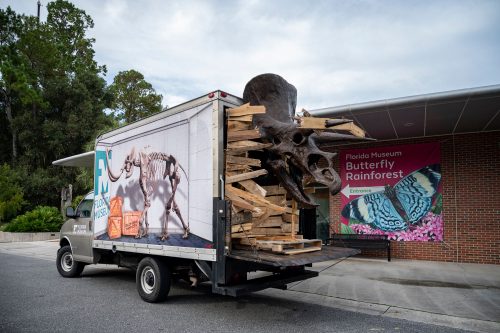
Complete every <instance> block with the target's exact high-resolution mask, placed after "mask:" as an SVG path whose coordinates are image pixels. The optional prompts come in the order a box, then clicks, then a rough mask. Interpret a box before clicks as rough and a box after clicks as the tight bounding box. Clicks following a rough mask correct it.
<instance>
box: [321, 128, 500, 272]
mask: <svg viewBox="0 0 500 333" xmlns="http://www.w3.org/2000/svg"><path fill="white" fill-rule="evenodd" d="M433 141H437V142H439V143H440V145H441V171H442V176H443V178H442V182H443V221H444V241H443V242H392V243H391V248H392V249H393V254H394V257H395V258H404V259H421V260H437V261H452V262H471V263H485V264H500V132H490V133H482V134H463V135H455V136H442V137H432V138H425V139H409V140H398V141H390V142H387V141H386V142H376V143H371V144H364V145H350V146H348V147H344V148H343V149H352V148H366V147H380V146H392V145H398V144H411V143H423V142H433ZM329 150H331V151H339V150H332V149H329ZM340 150H342V149H340ZM338 163H339V161H338V159H337V161H336V164H337V165H336V168H335V169H336V170H339V167H338ZM340 210H341V207H340V194H338V195H336V196H330V222H331V228H330V229H331V232H336V233H339V232H340V225H339V223H340ZM363 253H367V254H370V255H373V254H376V255H381V256H384V255H385V251H381V252H377V251H374V252H371V253H368V252H365V251H363Z"/></svg>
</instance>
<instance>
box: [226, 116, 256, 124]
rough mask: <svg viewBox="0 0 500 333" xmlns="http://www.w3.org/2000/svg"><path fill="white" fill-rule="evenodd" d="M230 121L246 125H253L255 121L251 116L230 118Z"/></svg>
mask: <svg viewBox="0 0 500 333" xmlns="http://www.w3.org/2000/svg"><path fill="white" fill-rule="evenodd" d="M229 121H243V122H245V123H251V122H252V121H253V115H251V114H249V115H247V116H240V117H229ZM248 125H250V124H248Z"/></svg>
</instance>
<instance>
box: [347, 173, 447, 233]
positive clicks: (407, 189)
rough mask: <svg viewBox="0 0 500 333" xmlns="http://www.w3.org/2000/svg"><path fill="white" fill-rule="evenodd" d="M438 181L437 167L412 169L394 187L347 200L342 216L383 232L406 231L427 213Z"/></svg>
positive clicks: (439, 178)
mask: <svg viewBox="0 0 500 333" xmlns="http://www.w3.org/2000/svg"><path fill="white" fill-rule="evenodd" d="M440 181H441V168H440V165H439V164H432V165H428V166H426V167H423V168H421V169H419V170H416V171H414V172H412V173H410V174H409V175H407V176H406V177H404V178H403V179H401V180H400V181H399V182H398V183H397V184H396V185H394V186H389V185H386V186H385V190H383V191H379V192H374V193H370V194H365V195H363V196H361V197H358V198H356V199H354V200H352V201H350V202H349V203H348V204H347V205H345V206H344V208H343V209H342V216H343V217H345V218H347V219H355V220H357V221H359V222H360V223H365V224H370V225H371V226H372V227H373V228H376V229H379V230H382V231H386V232H394V231H402V230H407V229H408V228H409V227H410V226H411V225H415V224H418V222H419V221H420V220H421V219H422V218H423V217H424V216H425V215H426V214H427V213H428V212H429V211H430V209H431V207H432V203H433V200H434V198H435V195H436V193H437V192H438V188H439V183H440Z"/></svg>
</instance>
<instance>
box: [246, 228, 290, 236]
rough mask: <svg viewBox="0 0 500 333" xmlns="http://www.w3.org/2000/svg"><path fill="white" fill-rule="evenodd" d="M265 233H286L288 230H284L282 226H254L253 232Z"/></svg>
mask: <svg viewBox="0 0 500 333" xmlns="http://www.w3.org/2000/svg"><path fill="white" fill-rule="evenodd" d="M254 233H255V234H263V235H286V234H287V233H286V232H283V231H282V230H281V228H260V227H257V228H255V227H254V228H252V234H254Z"/></svg>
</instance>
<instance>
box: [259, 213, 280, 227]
mask: <svg viewBox="0 0 500 333" xmlns="http://www.w3.org/2000/svg"><path fill="white" fill-rule="evenodd" d="M282 224H283V221H282V220H281V217H279V216H278V217H268V218H267V219H265V220H264V221H262V222H261V223H258V224H255V223H254V227H261V228H271V227H280V228H281V225H282Z"/></svg>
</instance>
